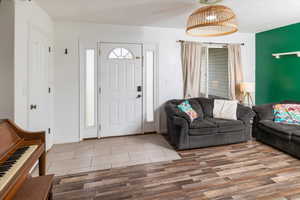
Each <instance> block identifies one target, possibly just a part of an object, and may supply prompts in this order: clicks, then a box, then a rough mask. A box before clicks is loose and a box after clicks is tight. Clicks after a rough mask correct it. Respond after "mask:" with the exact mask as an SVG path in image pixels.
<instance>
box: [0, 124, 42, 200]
mask: <svg viewBox="0 0 300 200" xmlns="http://www.w3.org/2000/svg"><path fill="white" fill-rule="evenodd" d="M37 161H39V162H38V163H39V175H40V176H44V175H45V173H46V150H45V132H27V131H24V130H22V129H21V128H19V127H18V126H17V125H16V124H14V123H13V122H12V121H10V120H1V121H0V200H10V199H14V196H15V195H16V194H17V193H18V191H19V190H20V188H22V186H23V184H24V183H25V182H26V180H27V179H28V178H29V177H30V170H31V169H32V168H33V167H34V165H35V164H36V163H37Z"/></svg>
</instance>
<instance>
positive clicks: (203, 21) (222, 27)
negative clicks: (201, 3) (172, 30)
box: [186, 5, 238, 37]
mask: <svg viewBox="0 0 300 200" xmlns="http://www.w3.org/2000/svg"><path fill="white" fill-rule="evenodd" d="M237 31H238V26H237V23H236V15H235V14H234V12H233V11H232V10H231V9H230V8H228V7H226V6H222V5H212V6H205V7H202V8H199V9H198V10H196V11H195V12H194V13H192V14H191V16H190V17H189V19H188V22H187V29H186V32H187V34H188V35H192V36H203V37H213V36H222V35H228V34H231V33H234V32H237Z"/></svg>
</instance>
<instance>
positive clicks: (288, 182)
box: [54, 142, 300, 200]
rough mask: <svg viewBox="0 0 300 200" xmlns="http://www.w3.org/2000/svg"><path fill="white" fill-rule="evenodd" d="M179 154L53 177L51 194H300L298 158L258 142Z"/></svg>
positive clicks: (125, 197) (184, 199)
mask: <svg viewBox="0 0 300 200" xmlns="http://www.w3.org/2000/svg"><path fill="white" fill-rule="evenodd" d="M179 154H180V155H181V157H182V159H180V160H175V161H167V162H159V163H151V164H143V165H136V166H131V167H123V168H116V169H110V170H102V171H93V172H86V173H80V174H74V175H68V176H61V177H57V178H56V180H55V185H54V199H55V200H64V199H66V200H77V199H92V200H95V199H101V200H211V199H214V200H254V199H257V200H268V199H276V200H277V199H278V200H290V199H293V200H296V199H300V161H299V160H298V159H296V158H293V157H291V156H289V155H287V154H285V153H283V152H280V151H278V150H276V149H273V148H272V147H269V146H266V145H264V144H261V143H259V142H248V143H241V144H234V145H227V146H219V147H211V148H203V149H193V150H187V151H179Z"/></svg>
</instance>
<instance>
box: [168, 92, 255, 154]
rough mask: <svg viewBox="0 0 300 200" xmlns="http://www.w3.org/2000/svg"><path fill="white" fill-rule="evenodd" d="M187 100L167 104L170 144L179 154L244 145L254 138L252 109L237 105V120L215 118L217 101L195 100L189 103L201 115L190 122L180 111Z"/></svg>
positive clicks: (207, 99)
mask: <svg viewBox="0 0 300 200" xmlns="http://www.w3.org/2000/svg"><path fill="white" fill-rule="evenodd" d="M183 101H184V100H170V101H168V102H167V103H166V104H165V111H166V114H167V128H168V135H169V138H170V142H171V144H172V145H173V146H175V148H177V149H178V150H184V149H192V148H199V147H209V146H216V145H224V144H232V143H239V142H245V141H248V140H250V138H251V123H250V122H251V119H252V118H253V117H254V112H253V111H252V109H250V108H248V107H245V106H243V105H240V104H239V105H238V109H237V119H238V120H226V119H215V118H213V106H214V98H193V99H189V102H190V104H191V106H192V107H193V109H194V110H195V111H196V112H197V113H198V115H199V116H201V117H199V118H198V119H195V120H194V121H193V122H191V120H190V118H189V116H188V115H187V114H185V113H184V112H182V111H180V110H179V109H178V107H177V105H179V104H180V103H182V102H183Z"/></svg>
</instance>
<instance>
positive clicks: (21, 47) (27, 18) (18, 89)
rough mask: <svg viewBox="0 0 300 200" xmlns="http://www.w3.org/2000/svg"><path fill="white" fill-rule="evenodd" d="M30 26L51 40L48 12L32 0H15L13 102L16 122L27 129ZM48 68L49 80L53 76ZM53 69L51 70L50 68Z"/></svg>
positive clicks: (51, 25)
mask: <svg viewBox="0 0 300 200" xmlns="http://www.w3.org/2000/svg"><path fill="white" fill-rule="evenodd" d="M30 26H35V27H37V28H39V29H40V30H41V31H42V32H43V33H44V34H46V35H48V38H50V40H52V41H53V35H54V25H53V22H52V19H51V18H50V17H49V16H48V14H47V13H46V12H45V11H44V10H43V9H41V8H40V7H39V6H38V5H37V4H36V3H35V2H34V1H30V2H29V1H19V0H16V1H15V48H14V54H15V72H14V76H15V91H14V92H15V93H14V94H15V102H14V103H15V104H14V113H15V121H16V123H17V124H18V125H19V126H21V127H23V128H25V129H27V125H28V116H27V114H28V113H27V108H28V102H27V100H28V96H27V94H28V74H27V71H28V49H29V47H28V38H29V34H30V33H29V31H30V28H29V27H30ZM51 70H52V69H50V81H51V80H53V76H52V73H51ZM52 71H53V70H52Z"/></svg>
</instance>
